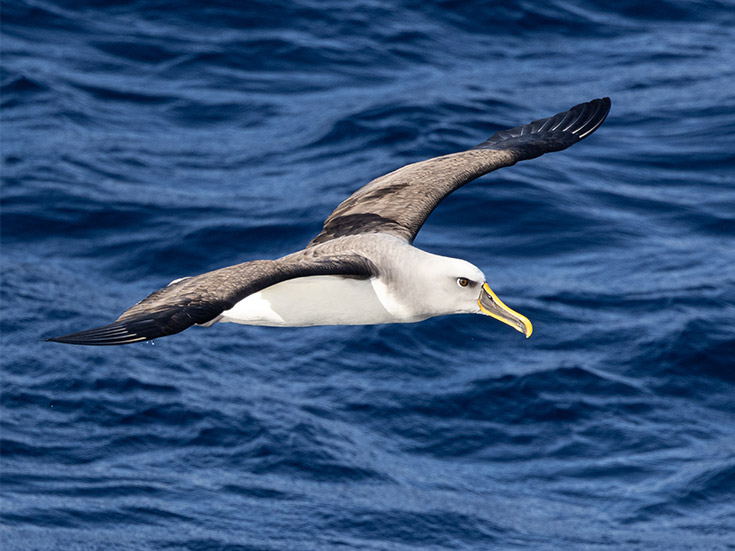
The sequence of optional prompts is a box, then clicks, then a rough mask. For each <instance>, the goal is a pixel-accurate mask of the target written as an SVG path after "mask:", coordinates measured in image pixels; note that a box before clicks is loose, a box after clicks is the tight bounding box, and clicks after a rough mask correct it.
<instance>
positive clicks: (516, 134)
mask: <svg viewBox="0 0 735 551" xmlns="http://www.w3.org/2000/svg"><path fill="white" fill-rule="evenodd" d="M609 109H610V100H609V99H608V98H602V99H596V100H593V101H590V102H588V103H582V104H579V105H577V106H575V107H573V108H572V109H570V110H569V111H566V112H563V113H559V114H557V115H555V116H553V117H549V118H546V119H540V120H537V121H534V122H532V123H529V124H526V125H523V126H519V127H516V128H512V129H510V130H504V131H501V132H497V133H495V134H494V135H493V136H492V137H491V138H490V139H488V140H487V141H485V142H483V143H481V144H480V145H478V146H476V147H474V148H472V149H469V150H467V151H462V152H459V153H452V154H449V155H444V156H441V157H436V158H433V159H429V160H426V161H423V162H418V163H414V164H410V165H407V166H404V167H403V168H400V169H398V170H396V171H394V172H391V173H390V174H386V175H385V176H381V177H379V178H377V179H375V180H373V181H372V182H370V183H369V184H367V185H365V186H364V187H362V188H361V189H359V190H358V191H356V192H355V193H353V194H352V195H351V196H350V197H348V198H347V199H345V200H344V201H343V202H342V203H341V204H340V205H339V206H338V207H337V208H336V209H335V210H334V212H333V213H332V214H331V215H330V216H329V217H328V218H327V219H326V221H325V223H324V227H323V229H322V231H321V232H320V233H319V235H317V236H316V237H315V238H314V239H313V240H312V241H311V242H310V243H309V244H308V245H307V247H306V248H305V249H304V250H301V251H298V252H295V253H293V254H290V255H288V256H285V257H283V258H280V259H276V260H254V261H250V262H244V263H242V264H237V265H234V266H229V267H226V268H222V269H219V270H215V271H212V272H207V273H205V274H201V275H198V276H194V277H190V278H185V279H182V280H178V281H176V282H174V283H172V284H170V285H169V286H167V287H164V288H163V289H160V290H158V291H155V292H154V293H152V294H151V295H149V296H148V297H146V298H145V299H143V300H142V301H140V302H138V303H137V304H135V305H134V306H132V307H131V308H130V309H128V310H127V311H126V312H125V313H123V314H122V315H121V316H120V317H119V318H118V319H117V320H116V321H114V322H113V323H111V324H109V325H105V326H103V327H98V328H95V329H89V330H86V331H81V332H78V333H72V334H69V335H65V336H62V337H55V338H52V339H48V340H50V341H54V342H62V343H69V344H85V345H115V344H127V343H133V342H140V341H146V340H150V339H155V338H158V337H164V336H167V335H173V334H175V333H179V332H181V331H183V330H184V329H187V328H188V327H191V326H192V325H197V324H198V325H207V324H211V323H212V322H214V321H216V320H218V319H220V317H221V315H222V314H223V312H227V311H230V310H231V309H233V308H234V307H235V306H236V305H238V304H242V303H241V301H243V300H244V299H246V298H247V297H249V296H251V295H253V294H255V293H259V292H260V291H263V290H264V289H267V288H270V287H272V286H276V285H277V284H279V283H281V282H285V281H288V280H292V279H296V278H307V277H312V276H332V277H339V278H345V277H347V278H352V279H356V280H365V281H371V282H373V284H375V283H378V284H387V285H390V281H391V280H390V278H389V277H388V275H387V274H388V272H390V271H391V266H390V262H391V260H390V256H386V254H385V251H384V250H382V249H383V248H384V247H388V248H391V247H392V248H394V249H395V250H396V251H399V252H401V251H403V252H406V254H410V252H408V251H409V249H406V248H405V247H410V249H413V250H417V249H415V248H413V247H412V246H411V243H412V242H413V240H414V238H415V236H416V234H417V233H418V231H419V229H420V228H421V226H422V225H423V223H424V222H425V221H426V219H427V217H428V216H429V214H431V212H432V211H433V210H434V208H435V207H436V206H437V205H438V204H439V203H440V202H441V200H442V199H444V197H446V196H447V195H449V194H450V193H452V192H453V191H455V190H456V189H458V188H460V187H462V186H463V185H464V184H466V183H468V182H470V181H472V180H474V179H476V178H478V177H480V176H482V175H483V174H487V173H489V172H492V171H494V170H497V169H498V168H502V167H506V166H511V165H513V164H515V163H517V162H519V161H523V160H527V159H533V158H535V157H538V156H540V155H543V154H544V153H549V152H552V151H560V150H562V149H566V148H567V147H569V146H571V145H573V144H575V143H576V142H578V141H580V140H582V139H584V138H586V137H587V136H589V135H590V134H591V133H592V132H594V131H595V130H596V129H597V128H598V127H599V126H600V125H601V124H602V123H603V121H604V120H605V118H606V117H607V114H608V112H609ZM386 243H387V244H388V245H386ZM396 254H398V253H396ZM401 254H403V253H402V252H401ZM325 279H327V280H328V278H325ZM460 279H462V278H460ZM378 287H379V285H378ZM493 296H494V294H493ZM496 298H497V297H496ZM498 302H499V301H498ZM500 304H502V303H500ZM503 306H504V305H503ZM358 307H359V305H358ZM356 309H359V308H356ZM447 313H450V312H447ZM356 315H359V313H358V314H356ZM417 319H420V318H419V317H417ZM524 319H525V318H524ZM357 320H358V321H359V318H357ZM319 321H320V322H321V321H323V320H322V319H321V318H319ZM387 321H390V320H389V319H388V320H387ZM394 321H403V320H400V319H396V320H394ZM338 323H339V322H338ZM368 323H369V322H368ZM319 324H325V323H319ZM302 325H303V324H302ZM519 330H520V329H519Z"/></svg>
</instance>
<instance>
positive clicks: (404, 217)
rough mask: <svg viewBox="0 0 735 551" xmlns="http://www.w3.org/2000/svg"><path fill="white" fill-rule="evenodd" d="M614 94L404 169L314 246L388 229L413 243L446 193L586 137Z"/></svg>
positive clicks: (355, 202) (352, 201)
mask: <svg viewBox="0 0 735 551" xmlns="http://www.w3.org/2000/svg"><path fill="white" fill-rule="evenodd" d="M609 111H610V98H602V99H596V100H592V101H590V102H587V103H580V104H579V105H577V106H575V107H572V108H571V109H570V110H569V111H566V112H564V113H559V114H558V115H554V116H553V117H549V118H547V119H540V120H537V121H534V122H532V123H529V124H526V125H523V126H518V127H516V128H512V129H510V130H503V131H501V132H497V133H495V134H494V135H493V136H492V137H491V138H490V139H489V140H487V141H486V142H483V143H481V144H480V145H478V146H477V147H474V148H472V149H469V150H467V151H462V152H460V153H453V154H450V155H444V156H442V157H436V158H434V159H429V160H427V161H422V162H419V163H414V164H411V165H407V166H404V167H403V168H399V169H398V170H396V171H395V172H391V173H390V174H386V175H385V176H381V177H380V178H377V179H375V180H373V181H372V182H370V183H369V184H367V185H366V186H364V187H363V188H361V189H359V190H358V191H356V192H355V193H353V194H352V195H351V196H350V197H348V198H347V199H345V200H344V201H343V202H342V203H341V204H340V205H339V206H338V207H337V208H336V209H335V210H334V212H333V213H332V214H331V215H330V216H329V218H327V220H326V221H325V222H324V227H323V228H322V231H321V233H320V234H319V235H317V236H316V237H315V238H314V239H313V240H312V241H311V243H309V245H308V246H309V247H313V246H314V245H317V244H319V243H324V242H327V241H329V240H331V239H335V238H338V237H342V236H345V235H355V234H360V233H377V232H379V233H387V234H392V235H395V236H397V237H400V238H402V239H405V240H406V241H408V242H409V243H411V242H412V241H413V240H414V238H415V237H416V234H417V233H418V231H419V229H421V226H422V225H423V224H424V222H425V221H426V219H427V218H428V216H429V214H431V212H432V211H433V210H434V208H435V207H436V206H437V205H438V204H439V203H440V202H441V200H442V199H444V198H445V197H446V196H447V195H449V194H450V193H452V192H453V191H454V190H456V189H458V188H460V187H462V186H463V185H464V184H466V183H468V182H471V181H472V180H474V179H475V178H479V177H480V176H482V175H483V174H487V173H488V172H492V171H493V170H497V169H498V168H502V167H505V166H511V165H514V164H515V163H517V162H518V161H524V160H526V159H533V158H535V157H539V156H541V155H543V154H544V153H549V152H551V151H560V150H562V149H566V148H567V147H569V146H570V145H573V144H575V143H577V142H578V141H580V140H583V139H584V138H586V137H587V136H589V135H590V134H592V132H594V131H595V130H597V128H598V127H599V126H600V125H601V124H602V123H603V121H604V120H605V118H606V117H607V114H608V112H609Z"/></svg>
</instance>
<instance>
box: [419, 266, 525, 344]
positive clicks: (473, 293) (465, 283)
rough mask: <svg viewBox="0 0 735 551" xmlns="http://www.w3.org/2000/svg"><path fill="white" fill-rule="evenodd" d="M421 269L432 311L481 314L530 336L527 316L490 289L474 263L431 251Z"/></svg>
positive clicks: (422, 283)
mask: <svg viewBox="0 0 735 551" xmlns="http://www.w3.org/2000/svg"><path fill="white" fill-rule="evenodd" d="M431 256H432V257H433V258H431V259H429V258H427V259H426V261H427V262H426V263H425V264H424V267H423V268H424V269H423V270H422V273H421V276H420V279H421V280H422V282H421V284H420V286H421V287H423V288H424V289H427V288H429V289H431V290H430V295H429V296H430V298H429V297H425V298H429V302H430V304H427V306H428V307H429V308H431V309H432V311H433V312H432V314H431V315H443V314H463V313H468V314H484V315H487V316H491V317H493V318H495V319H497V320H499V321H502V322H503V323H506V324H508V325H510V326H511V327H513V328H514V329H516V330H517V331H520V332H521V333H523V334H524V335H525V336H526V337H530V336H531V333H532V332H533V326H532V325H531V322H530V321H529V320H528V318H527V317H526V316H524V315H522V314H519V313H518V312H516V311H515V310H512V309H510V308H508V307H507V306H506V305H505V304H504V303H503V302H502V301H501V300H500V299H499V298H498V296H497V295H496V294H495V293H494V292H493V290H492V289H491V288H490V286H489V285H488V283H487V280H486V278H485V274H483V273H482V270H480V269H479V268H478V267H477V266H474V265H472V264H470V263H469V262H467V261H465V260H461V259H458V258H447V257H441V256H435V255H431Z"/></svg>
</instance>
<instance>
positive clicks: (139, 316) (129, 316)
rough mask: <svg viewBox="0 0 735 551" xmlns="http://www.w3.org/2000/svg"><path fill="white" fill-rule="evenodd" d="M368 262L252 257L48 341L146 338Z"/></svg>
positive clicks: (352, 271)
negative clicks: (292, 282) (290, 284)
mask: <svg viewBox="0 0 735 551" xmlns="http://www.w3.org/2000/svg"><path fill="white" fill-rule="evenodd" d="M375 273H376V270H375V267H374V265H373V264H372V262H370V261H369V260H367V259H365V258H364V257H361V256H359V255H353V254H349V255H345V254H342V255H333V256H318V255H315V254H311V251H300V252H299V253H294V254H292V255H289V256H287V257H284V258H281V259H278V260H254V261H252V262H245V263H243V264H237V265H235V266H229V267H227V268H222V269H220V270H215V271H213V272H208V273H206V274H201V275H198V276H195V277H190V278H186V279H183V280H180V281H177V282H175V283H172V284H171V285H169V286H168V287H164V288H163V289H160V290H158V291H156V292H154V293H152V294H151V295H149V296H148V297H146V298H145V299H143V300H141V301H140V302H139V303H137V304H136V305H134V306H133V307H132V308H130V309H129V310H127V311H126V312H125V313H124V314H123V315H122V316H120V317H119V318H118V319H117V320H116V321H115V322H113V323H111V324H109V325H105V326H103V327H98V328H95V329H89V330H87V331H80V332H78V333H72V334H70V335H64V336H63V337H55V338H52V339H48V340H49V341H54V342H63V343H68V344H86V345H114V344H128V343H133V342H140V341H147V340H150V339H155V338H158V337H165V336H167V335H173V334H175V333H179V332H181V331H183V330H184V329H186V328H188V327H191V326H192V325H195V324H204V323H207V322H209V321H212V320H214V319H215V318H216V317H217V316H219V315H220V314H221V313H222V312H224V311H225V310H229V309H230V308H232V307H233V306H234V305H235V304H236V303H237V302H239V301H240V300H242V299H243V298H245V297H247V296H248V295H251V294H253V293H256V292H258V291H260V290H262V289H265V288H266V287H270V286H271V285H275V284H276V283H279V282H281V281H286V280H288V279H294V278H297V277H305V276H313V275H345V276H352V277H371V276H372V275H374V274H375Z"/></svg>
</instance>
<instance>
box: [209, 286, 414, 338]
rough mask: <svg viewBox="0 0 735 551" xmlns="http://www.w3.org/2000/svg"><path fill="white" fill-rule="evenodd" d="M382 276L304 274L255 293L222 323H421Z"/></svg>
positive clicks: (222, 320)
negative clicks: (409, 315) (406, 315)
mask: <svg viewBox="0 0 735 551" xmlns="http://www.w3.org/2000/svg"><path fill="white" fill-rule="evenodd" d="M402 310H403V309H402V308H401V307H400V306H399V305H398V304H396V303H395V301H394V300H393V299H392V298H391V297H390V296H389V295H388V293H387V291H386V289H385V286H384V285H383V284H382V283H381V282H380V281H379V280H377V279H375V278H373V279H354V278H345V277H340V276H312V277H301V278H298V279H292V280H289V281H284V282H281V283H277V284H276V285H273V286H271V287H268V288H267V289H263V290H262V291H260V292H258V293H254V294H252V295H250V296H248V297H246V298H244V299H243V300H241V301H240V302H238V303H237V304H235V306H233V307H232V308H230V309H229V310H226V311H224V312H223V313H222V316H221V317H220V319H219V320H218V321H220V322H234V323H243V324H247V325H272V326H307V325H369V324H375V323H396V322H402V321H416V320H412V319H411V320H409V319H402V317H403V316H402V313H403V311H402Z"/></svg>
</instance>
